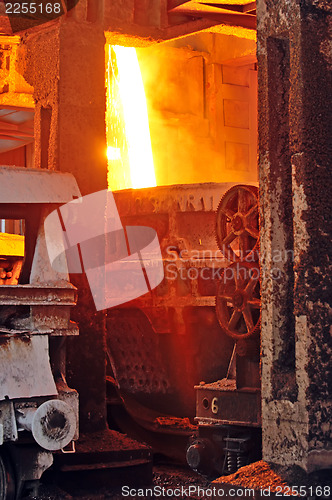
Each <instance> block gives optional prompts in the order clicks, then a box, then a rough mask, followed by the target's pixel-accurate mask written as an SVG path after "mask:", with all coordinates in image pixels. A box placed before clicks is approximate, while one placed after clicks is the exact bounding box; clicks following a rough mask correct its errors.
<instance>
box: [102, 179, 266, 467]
mask: <svg viewBox="0 0 332 500" xmlns="http://www.w3.org/2000/svg"><path fill="white" fill-rule="evenodd" d="M114 194H115V200H116V203H117V207H118V210H119V213H120V216H121V218H122V220H123V224H124V225H142V226H150V227H153V228H154V229H155V230H156V231H157V233H158V236H159V240H160V246H161V251H162V255H163V262H164V273H165V279H164V280H163V282H162V283H161V284H160V285H159V286H158V287H156V288H155V289H154V290H152V291H151V292H150V293H149V294H146V295H144V296H142V297H140V298H138V299H135V300H133V301H131V302H129V303H126V304H124V305H123V306H121V307H118V308H114V309H110V310H108V312H107V331H108V336H107V346H108V357H109V377H108V381H109V386H110V390H109V399H110V406H109V408H110V409H109V414H110V421H111V422H112V423H113V424H114V422H115V423H116V424H117V425H118V426H119V427H120V428H121V429H122V430H124V431H126V432H127V433H129V434H131V435H133V437H136V438H143V439H144V440H145V441H147V442H149V443H150V444H151V445H152V446H153V447H154V449H155V450H156V451H159V452H162V453H165V454H166V455H168V456H171V457H175V458H184V455H185V451H186V448H187V445H188V440H189V442H190V444H189V447H188V449H187V461H188V463H189V465H190V466H191V467H192V468H194V469H196V470H198V471H200V472H203V473H208V474H210V473H211V474H213V473H221V472H233V471H234V470H235V469H234V465H232V464H234V463H235V468H237V466H239V465H242V464H243V463H244V462H245V461H246V460H248V459H250V455H251V456H255V454H256V452H257V449H259V448H260V446H259V445H258V446H256V443H257V440H258V441H259V434H260V378H259V322H260V297H259V267H258V264H257V258H258V252H257V248H258V236H259V229H258V200H257V187H256V186H255V185H245V186H238V185H235V184H232V183H221V184H215V183H208V184H193V185H173V186H163V187H156V188H146V189H140V190H127V191H121V192H117V193H114ZM220 198H221V201H220ZM219 201H220V203H219ZM218 203H219V206H218ZM231 262H233V263H232V264H231ZM151 265H153V262H151ZM195 393H196V399H197V403H196V408H195ZM237 447H239V450H238V449H237ZM234 460H235V462H234Z"/></svg>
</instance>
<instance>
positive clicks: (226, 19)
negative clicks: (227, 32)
mask: <svg viewBox="0 0 332 500" xmlns="http://www.w3.org/2000/svg"><path fill="white" fill-rule="evenodd" d="M168 12H169V14H182V15H187V16H191V17H196V18H205V19H211V20H213V21H217V22H218V23H220V24H229V25H233V26H241V27H243V28H248V29H256V16H255V15H253V14H248V13H244V12H235V11H234V10H227V9H223V8H219V7H216V6H211V5H207V4H201V3H199V2H192V1H190V2H186V3H185V4H183V5H180V6H178V7H175V8H174V9H171V10H169V11H168Z"/></svg>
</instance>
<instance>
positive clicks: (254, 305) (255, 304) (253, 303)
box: [247, 299, 261, 309]
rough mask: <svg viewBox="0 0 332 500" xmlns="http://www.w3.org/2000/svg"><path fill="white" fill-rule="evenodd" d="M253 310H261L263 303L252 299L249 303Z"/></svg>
mask: <svg viewBox="0 0 332 500" xmlns="http://www.w3.org/2000/svg"><path fill="white" fill-rule="evenodd" d="M247 303H248V304H249V305H250V306H251V307H252V308H253V309H260V308H261V301H260V300H259V299H250V300H248V302H247Z"/></svg>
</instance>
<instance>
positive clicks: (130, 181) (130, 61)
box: [106, 45, 156, 190]
mask: <svg viewBox="0 0 332 500" xmlns="http://www.w3.org/2000/svg"><path fill="white" fill-rule="evenodd" d="M107 84H108V92H107V112H106V122H107V146H108V147H107V158H108V164H109V175H108V184H109V188H110V189H112V190H118V189H126V188H131V187H132V188H143V187H152V186H156V177H155V172H154V165H153V157H152V149H151V139H150V130H149V122H148V114H147V106H146V98H145V93H144V87H143V81H142V76H141V71H140V67H139V63H138V59H137V54H136V49H135V48H134V47H121V46H119V45H112V46H111V45H109V46H108V66H107Z"/></svg>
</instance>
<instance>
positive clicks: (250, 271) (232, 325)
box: [216, 262, 261, 340]
mask: <svg viewBox="0 0 332 500" xmlns="http://www.w3.org/2000/svg"><path fill="white" fill-rule="evenodd" d="M259 276H260V272H259V267H258V265H255V264H250V263H249V262H240V263H239V262H237V263H234V264H232V265H231V266H229V267H228V268H227V269H226V270H225V271H224V274H223V276H222V278H221V280H220V283H219V286H218V291H217V296H216V312H217V318H218V321H219V324H220V326H221V328H222V329H223V331H224V332H225V333H226V334H227V335H229V336H230V337H232V338H234V339H236V340H239V339H245V338H248V337H251V336H253V335H255V334H257V333H258V332H259V328H260V306H261V301H260V291H259Z"/></svg>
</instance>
